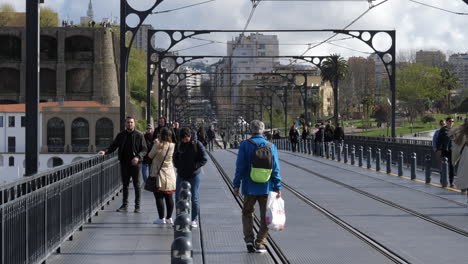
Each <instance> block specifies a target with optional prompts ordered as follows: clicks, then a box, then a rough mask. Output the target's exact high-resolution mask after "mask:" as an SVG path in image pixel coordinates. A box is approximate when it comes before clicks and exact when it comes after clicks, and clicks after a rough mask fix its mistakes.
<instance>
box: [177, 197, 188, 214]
mask: <svg viewBox="0 0 468 264" xmlns="http://www.w3.org/2000/svg"><path fill="white" fill-rule="evenodd" d="M190 208H191V207H190V203H189V201H187V200H179V201H178V202H177V204H176V216H177V215H180V214H188V215H191V214H190Z"/></svg>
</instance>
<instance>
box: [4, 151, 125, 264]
mask: <svg viewBox="0 0 468 264" xmlns="http://www.w3.org/2000/svg"><path fill="white" fill-rule="evenodd" d="M119 187H120V169H119V162H118V160H117V157H116V156H115V155H108V156H105V157H101V156H99V157H93V158H89V159H86V160H80V161H78V162H75V163H72V164H70V165H64V166H60V167H57V168H54V169H52V170H50V171H47V172H43V173H39V174H37V175H35V176H32V177H26V178H23V179H21V180H19V181H17V182H14V183H11V184H7V185H4V186H0V216H1V218H0V225H1V228H0V237H1V241H0V263H2V264H20V263H21V264H23V263H27V264H28V263H42V262H45V259H46V258H47V257H48V256H49V255H50V254H51V253H52V252H54V251H60V245H61V244H62V243H63V242H64V241H65V240H66V239H67V238H70V237H71V236H72V235H73V233H74V232H75V231H76V230H77V229H79V228H81V227H82V226H83V225H84V223H86V222H87V221H90V220H91V216H92V215H93V214H94V213H95V212H97V210H99V209H100V208H101V209H102V207H103V206H104V204H105V203H106V202H107V201H108V200H109V199H110V198H111V197H113V195H114V194H115V193H116V192H117V191H118V189H119Z"/></svg>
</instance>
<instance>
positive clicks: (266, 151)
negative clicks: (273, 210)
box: [233, 120, 281, 253]
mask: <svg viewBox="0 0 468 264" xmlns="http://www.w3.org/2000/svg"><path fill="white" fill-rule="evenodd" d="M250 130H251V132H252V137H251V138H250V139H248V140H244V141H243V142H242V143H241V144H240V146H239V154H238V155H237V161H236V176H235V178H234V181H233V184H234V194H235V195H239V187H240V186H241V184H242V195H243V196H244V208H243V209H242V226H243V232H244V241H245V244H246V246H247V251H248V252H249V253H253V252H258V253H264V252H266V248H265V242H266V238H267V236H268V227H267V224H266V221H265V215H266V206H267V199H268V194H269V193H270V192H271V191H275V192H277V193H278V194H277V198H279V197H281V176H280V167H279V161H278V152H277V149H276V146H275V145H273V144H272V143H270V142H268V141H267V140H266V139H265V138H264V137H263V136H262V134H263V131H264V130H265V124H264V123H263V122H261V121H259V120H253V121H252V122H251V123H250ZM256 202H258V204H259V207H260V223H261V224H260V230H259V232H258V233H257V239H256V240H255V236H254V232H253V216H254V209H255V203H256Z"/></svg>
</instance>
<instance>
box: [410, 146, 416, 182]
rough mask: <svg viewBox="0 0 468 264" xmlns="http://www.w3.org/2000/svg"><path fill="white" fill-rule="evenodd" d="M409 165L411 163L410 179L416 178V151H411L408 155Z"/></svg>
mask: <svg viewBox="0 0 468 264" xmlns="http://www.w3.org/2000/svg"><path fill="white" fill-rule="evenodd" d="M410 165H411V180H415V179H416V153H414V152H413V153H411V156H410Z"/></svg>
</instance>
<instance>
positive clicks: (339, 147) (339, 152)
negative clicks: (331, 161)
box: [336, 143, 343, 161]
mask: <svg viewBox="0 0 468 264" xmlns="http://www.w3.org/2000/svg"><path fill="white" fill-rule="evenodd" d="M342 146H343V145H342V144H341V143H338V144H337V145H336V147H337V150H336V158H337V160H338V161H341V149H342Z"/></svg>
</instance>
